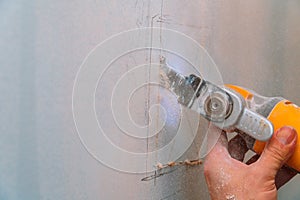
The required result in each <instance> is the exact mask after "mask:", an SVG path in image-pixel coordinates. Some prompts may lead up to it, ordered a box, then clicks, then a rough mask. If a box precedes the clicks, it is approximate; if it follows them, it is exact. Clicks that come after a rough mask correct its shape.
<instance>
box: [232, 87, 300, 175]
mask: <svg viewBox="0 0 300 200" xmlns="http://www.w3.org/2000/svg"><path fill="white" fill-rule="evenodd" d="M227 87H229V88H231V89H233V90H235V91H236V92H238V93H239V94H240V95H241V96H242V97H243V98H244V99H245V100H246V102H247V103H248V106H249V107H251V108H252V109H255V110H256V111H257V112H261V113H260V114H261V115H264V117H266V118H267V119H268V120H269V121H270V122H271V123H272V124H273V126H274V132H276V131H277V130H278V129H280V128H281V127H283V126H291V127H293V128H294V129H295V130H296V131H297V133H298V135H299V134H300V108H299V107H298V106H297V105H295V104H293V103H292V102H290V101H288V100H286V99H283V98H280V97H270V98H268V97H262V96H260V95H257V94H256V93H254V92H252V91H249V90H247V89H244V88H242V87H238V86H234V85H227ZM256 99H258V100H256ZM257 101H258V102H257ZM262 102H265V103H266V105H265V106H262ZM262 107H264V108H262ZM259 110H261V111H259ZM246 142H247V145H248V147H249V148H251V149H252V150H253V151H255V152H256V153H258V154H261V153H262V151H263V149H264V147H265V144H266V143H265V142H262V141H258V140H250V141H249V139H247V141H246ZM299 143H300V141H299V139H298V141H297V144H296V149H295V152H294V154H293V156H292V157H291V158H290V159H289V160H288V161H287V165H288V166H289V167H291V168H293V169H295V170H297V171H298V172H300V145H299Z"/></svg>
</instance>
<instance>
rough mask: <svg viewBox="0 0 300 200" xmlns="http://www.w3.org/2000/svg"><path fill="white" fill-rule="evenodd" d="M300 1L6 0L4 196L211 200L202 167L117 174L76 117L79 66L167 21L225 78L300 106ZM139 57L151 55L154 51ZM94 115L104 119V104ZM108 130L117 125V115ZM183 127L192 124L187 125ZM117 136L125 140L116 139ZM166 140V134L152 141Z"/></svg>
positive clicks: (0, 166)
mask: <svg viewBox="0 0 300 200" xmlns="http://www.w3.org/2000/svg"><path fill="white" fill-rule="evenodd" d="M299 8H300V2H298V1H292V0H290V1H284V2H283V1H280V0H273V1H271V0H267V1H259V0H254V1H238V0H233V1H223V0H222V1H221V0H219V1H217V0H212V1H211V0H193V1H190V0H186V1H183V0H172V1H170V0H152V1H151V0H149V1H147V0H134V1H129V0H122V1H121V0H110V1H106V0H86V1H79V0H73V1H68V0H60V1H58V0H51V1H50V0H44V1H36V0H32V1H21V0H16V1H1V2H0V11H1V12H0V16H1V17H0V47H1V50H0V94H1V95H0V102H1V106H0V112H1V115H0V124H1V125H0V133H1V134H0V199H45V200H46V199H47V200H48V199H49V200H50V199H51V200H52V199H121V198H122V199H133V200H134V199H139V200H140V199H209V197H208V194H207V190H206V185H205V182H204V178H203V174H202V167H201V166H197V167H179V168H178V169H177V170H176V171H173V172H171V173H168V174H166V175H164V176H161V177H159V178H156V179H153V180H150V181H141V179H142V178H143V177H145V176H148V175H151V172H149V173H147V174H130V173H124V172H119V171H117V170H113V169H111V168H109V167H107V166H105V165H103V164H101V163H99V162H98V161H97V160H96V159H94V158H93V157H92V156H91V155H90V154H89V153H88V152H87V151H86V149H85V147H84V146H83V145H82V143H81V141H80V139H79V137H78V135H77V131H76V128H75V125H74V121H73V115H72V90H73V84H74V80H75V77H76V73H77V71H78V70H79V67H80V65H81V64H82V62H83V60H84V59H85V57H86V55H87V54H88V53H89V52H90V51H91V50H92V49H93V48H94V47H95V46H96V45H97V44H98V43H100V42H101V41H103V40H105V39H106V38H108V37H109V36H111V35H113V34H117V33H120V32H122V31H126V30H128V29H133V28H142V27H151V26H153V27H162V28H169V29H173V30H176V31H180V32H182V33H185V34H186V35H188V36H190V37H191V38H193V39H194V40H196V41H197V42H198V43H200V44H201V45H202V46H204V47H205V48H206V49H207V51H208V52H209V53H210V55H211V56H212V58H213V59H214V60H215V63H216V64H217V66H218V68H219V70H220V72H221V75H222V78H223V80H224V82H226V83H233V84H238V85H242V86H245V87H248V88H251V89H253V90H256V91H257V92H259V93H261V94H264V95H267V96H268V95H269V96H272V95H274V96H276V95H281V96H284V97H286V98H289V99H290V100H292V101H294V102H295V103H296V104H300V96H299V94H298V91H299V89H300V84H298V83H297V81H298V80H299V77H300V68H299V67H298V66H297V65H298V63H299V61H300V37H299V35H300V21H299V19H300V9H299ZM143 37H144V36H143V35H141V37H140V38H139V39H141V40H142V39H143ZM145 37H146V36H145ZM164 37H165V38H167V37H168V35H165V36H164ZM182 45H184V44H182ZM158 54H159V53H158ZM154 55H155V53H154ZM132 57H133V56H131V57H130V55H128V56H127V57H126V58H124V59H123V60H121V61H120V63H121V65H120V69H121V70H123V71H124V70H125V71H126V69H127V70H129V69H130V66H131V65H132V64H134V61H133V59H132ZM135 58H136V59H140V60H139V61H140V62H143V61H149V60H151V58H150V57H149V51H147V50H145V51H141V52H139V53H137V54H136V55H135ZM139 61H136V62H139ZM126 64H127V65H128V66H129V68H126ZM116 69H117V67H116ZM182 70H184V69H182ZM118 73H119V71H116V72H111V76H112V77H114V76H117V75H118ZM146 77H147V76H145V78H146ZM107 81H108V82H107V83H110V82H109V81H112V80H109V79H108V80H107ZM111 84H113V81H112V82H111ZM153 91H154V92H155V90H153ZM153 91H152V92H153ZM144 92H145V91H144ZM140 95H141V96H140V97H139V98H142V97H145V95H146V94H144V93H143V92H142V93H141V94H140ZM143 95H144V96H143ZM96 98H97V102H98V104H99V105H98V106H99V108H101V105H103V104H104V103H105V102H106V100H107V99H105V97H102V96H97V93H96ZM154 101H156V100H155V99H154ZM159 103H162V104H163V102H162V101H159ZM133 110H134V111H136V112H134V113H135V115H136V116H135V117H136V120H137V122H140V123H142V124H143V123H145V120H146V119H145V117H146V118H147V115H142V117H141V116H140V113H145V112H147V105H145V104H142V105H136V108H135V109H133ZM97 112H98V115H100V116H101V115H102V114H103V115H104V114H105V112H106V110H105V109H104V108H103V109H99V110H97ZM174 113H175V114H174V116H173V117H174V118H173V119H175V120H174V121H175V125H174V126H175V128H176V122H178V121H176V120H177V119H179V118H178V117H179V114H178V113H177V114H176V109H175V111H174ZM139 120H140V121H139ZM152 120H153V121H155V120H158V121H159V120H160V118H159V116H157V119H152ZM146 121H147V120H146ZM146 124H147V123H146ZM205 127H206V124H205V122H204V121H203V122H202V121H201V123H200V128H199V132H198V135H197V136H196V140H195V141H194V142H193V144H192V146H191V147H190V148H189V150H188V151H187V152H186V153H185V154H184V155H182V157H181V158H180V159H179V160H184V159H186V158H189V159H191V158H194V157H197V155H198V151H199V146H200V144H199V143H200V141H202V140H203V139H202V138H203V134H202V133H203V132H205V131H204V130H205ZM106 128H108V129H110V128H111V130H112V133H116V131H117V130H115V128H114V127H113V125H112V121H107V123H106ZM172 128H174V127H173V126H172V124H171V125H170V124H169V126H168V129H169V130H172ZM184 130H186V131H190V130H189V127H188V126H186V127H184ZM170 132H171V131H170ZM112 137H113V139H115V140H116V141H115V142H118V141H117V140H118V137H117V136H114V135H112ZM169 137H172V135H168V136H161V137H160V138H158V142H157V143H153V144H152V145H153V146H151V147H153V148H155V147H156V146H155V145H160V143H162V141H165V140H166V141H167V140H168V139H169ZM119 142H120V144H123V145H124V147H126V146H127V147H128V148H130V147H132V146H133V145H132V144H130V143H129V142H128V143H127V142H126V140H125V141H120V139H119ZM122 142H123V143H122ZM134 147H136V146H134ZM141 147H145V144H144V146H143V145H141ZM136 148H139V146H137V147H136ZM299 181H300V180H299V178H298V177H296V178H295V179H294V180H293V181H292V182H291V183H289V184H288V185H286V186H285V187H284V188H282V189H281V191H280V199H285V200H289V199H290V200H292V199H298V198H297V196H299V195H300V193H299V189H297V188H298V185H299Z"/></svg>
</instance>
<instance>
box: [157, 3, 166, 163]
mask: <svg viewBox="0 0 300 200" xmlns="http://www.w3.org/2000/svg"><path fill="white" fill-rule="evenodd" d="M163 6H164V0H161V6H160V18H162V16H163ZM159 31H160V33H159V43H160V54H159V55H160V58H162V56H163V55H162V23H160V26H159ZM160 63H161V62H160ZM160 68H161V66H160ZM159 76H160V70H158V77H159ZM160 100H161V97H160V88H158V89H157V98H156V104H157V105H160ZM159 109H160V107H159V106H157V116H156V127H158V126H159V120H160V112H159ZM158 140H159V132H158V133H157V134H156V136H155V149H156V150H157V149H158ZM155 156H156V158H155V159H156V160H158V158H157V151H156V154H155Z"/></svg>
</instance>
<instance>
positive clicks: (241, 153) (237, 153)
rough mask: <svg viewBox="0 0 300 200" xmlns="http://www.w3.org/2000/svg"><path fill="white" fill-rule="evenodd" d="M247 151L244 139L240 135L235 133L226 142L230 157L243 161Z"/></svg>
mask: <svg viewBox="0 0 300 200" xmlns="http://www.w3.org/2000/svg"><path fill="white" fill-rule="evenodd" d="M247 151H248V147H247V144H246V142H245V140H244V139H243V138H242V137H241V136H240V135H236V136H235V137H234V138H232V139H231V140H230V141H229V143H228V152H229V154H230V155H231V157H232V158H234V159H236V160H238V161H241V162H243V160H244V157H245V154H246V153H247Z"/></svg>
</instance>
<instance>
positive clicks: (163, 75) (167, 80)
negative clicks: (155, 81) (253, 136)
mask: <svg viewBox="0 0 300 200" xmlns="http://www.w3.org/2000/svg"><path fill="white" fill-rule="evenodd" d="M160 69H161V72H160V82H161V84H162V85H163V86H164V87H165V88H167V89H169V90H171V91H172V92H174V93H175V94H176V96H177V101H178V102H179V103H180V104H182V105H184V106H186V107H189V106H190V105H191V104H192V103H193V101H194V99H195V98H196V90H195V89H194V88H193V86H192V84H191V82H190V81H191V80H190V79H189V77H186V76H184V75H182V74H180V73H178V72H177V71H175V70H174V69H172V68H171V67H170V66H168V65H167V64H166V63H162V65H161V68H160Z"/></svg>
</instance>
